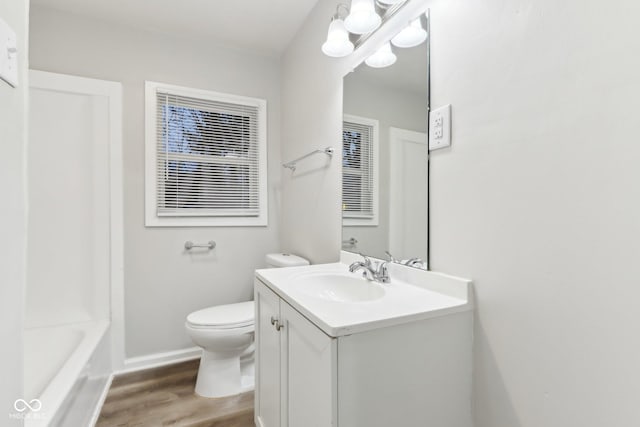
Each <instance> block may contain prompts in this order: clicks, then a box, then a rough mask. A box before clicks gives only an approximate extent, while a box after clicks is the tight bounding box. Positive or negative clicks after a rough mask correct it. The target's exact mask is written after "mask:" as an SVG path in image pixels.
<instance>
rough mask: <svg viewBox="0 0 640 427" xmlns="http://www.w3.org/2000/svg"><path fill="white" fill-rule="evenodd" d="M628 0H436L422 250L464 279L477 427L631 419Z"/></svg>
mask: <svg viewBox="0 0 640 427" xmlns="http://www.w3.org/2000/svg"><path fill="white" fill-rule="evenodd" d="M639 13H640V4H639V3H637V2H635V1H631V0H615V1H612V2H607V3H606V4H605V3H600V2H595V1H586V2H585V1H578V0H566V1H563V2H557V1H552V0H535V1H534V0H520V1H517V2H513V1H511V2H508V1H503V0H483V1H481V2H468V1H462V0H446V1H444V0H442V1H438V2H437V3H434V5H433V7H432V11H431V16H432V18H433V21H432V24H431V35H432V51H431V53H432V55H431V59H432V65H431V70H432V79H433V80H432V86H431V87H432V97H431V100H432V106H433V107H438V106H440V105H442V104H446V103H451V104H452V105H453V146H452V149H450V150H446V151H442V152H437V153H434V154H433V155H432V157H431V262H432V266H433V268H434V269H435V270H438V271H445V272H447V273H451V274H457V275H462V276H465V277H471V278H472V279H474V283H475V287H476V292H477V304H478V309H477V319H476V320H477V323H476V346H475V352H476V354H475V399H476V402H475V406H476V421H477V426H478V427H520V426H522V427H540V426H545V427H552V426H558V427H560V426H581V427H602V426H635V425H640V405H638V401H639V396H640V382H639V381H638V379H639V378H640V364H639V363H638V361H639V360H640V341H639V340H638V336H639V329H638V325H640V310H638V300H639V299H640V286H639V285H640V279H639V277H640V263H638V260H637V258H638V255H640V185H639V184H640V167H639V166H638V165H640V145H639V144H638V135H639V134H640V120H638V113H639V112H640V79H639V78H638V76H640V56H639V55H638V52H640V37H638V25H637V16H638V14H639Z"/></svg>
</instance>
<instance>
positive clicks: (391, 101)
mask: <svg viewBox="0 0 640 427" xmlns="http://www.w3.org/2000/svg"><path fill="white" fill-rule="evenodd" d="M423 46H424V45H423ZM363 66H366V65H363ZM343 108H344V114H351V115H355V116H361V117H367V118H370V119H375V120H378V121H379V126H380V128H379V141H378V142H379V153H378V156H379V161H378V165H379V212H378V225H377V226H373V227H370V226H366V227H365V226H358V227H356V226H345V227H343V228H342V240H348V239H350V238H351V237H354V238H355V239H356V240H358V244H357V245H356V246H355V247H345V248H344V249H345V250H347V251H351V252H361V253H364V254H367V255H371V256H375V257H378V258H383V259H384V258H385V251H386V250H389V174H390V170H389V169H390V163H389V156H390V149H389V128H391V127H395V128H401V129H407V130H412V131H415V132H426V131H427V107H426V99H425V98H424V96H423V95H422V94H414V93H411V92H407V91H403V90H400V89H398V88H393V87H388V86H381V85H379V84H376V83H375V82H370V81H366V80H364V79H363V78H362V76H360V75H358V74H357V72H356V73H352V74H348V75H347V76H346V77H345V78H344V102H343ZM426 217H427V215H426V212H425V214H424V218H425V219H426ZM394 255H396V256H401V255H400V254H394Z"/></svg>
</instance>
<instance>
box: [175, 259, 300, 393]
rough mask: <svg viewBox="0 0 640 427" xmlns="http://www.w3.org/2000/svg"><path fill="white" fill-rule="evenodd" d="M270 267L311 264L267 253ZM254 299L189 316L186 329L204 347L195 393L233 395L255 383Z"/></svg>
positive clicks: (200, 311)
mask: <svg viewBox="0 0 640 427" xmlns="http://www.w3.org/2000/svg"><path fill="white" fill-rule="evenodd" d="M266 264H267V267H268V268H277V267H296V266H301V265H309V261H307V260H306V259H304V258H301V257H299V256H296V255H291V254H267V256H266ZM254 315H255V308H254V304H253V301H246V302H240V303H236V304H226V305H217V306H214V307H209V308H205V309H203V310H198V311H194V312H193V313H191V314H190V315H188V316H187V321H186V322H185V329H186V330H187V334H189V336H190V337H191V340H192V341H193V342H194V343H195V344H196V345H198V346H200V347H202V350H203V351H202V359H200V369H199V370H198V380H197V381H196V393H197V394H198V395H200V396H203V397H224V396H231V395H234V394H238V393H243V392H245V391H249V390H253V387H254V357H253V356H254V346H253V336H254Z"/></svg>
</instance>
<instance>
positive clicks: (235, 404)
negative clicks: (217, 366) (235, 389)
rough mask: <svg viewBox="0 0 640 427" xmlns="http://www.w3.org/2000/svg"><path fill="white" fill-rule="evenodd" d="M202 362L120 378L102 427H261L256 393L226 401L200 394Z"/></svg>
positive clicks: (111, 392) (103, 413) (102, 415)
mask: <svg viewBox="0 0 640 427" xmlns="http://www.w3.org/2000/svg"><path fill="white" fill-rule="evenodd" d="M198 364H199V360H194V361H189V362H184V363H179V364H175V365H170V366H165V367H161V368H156V369H149V370H145V371H140V372H134V373H131V374H124V375H120V376H117V377H116V378H114V380H113V383H112V384H111V388H110V389H109V392H108V394H107V398H106V400H105V403H104V405H103V407H102V411H101V413H100V418H99V419H98V423H97V424H96V426H97V427H116V426H117V427H133V426H135V427H140V426H144V427H146V426H150V427H155V426H176V427H178V426H179V427H255V424H254V422H253V392H249V393H244V394H240V395H237V396H231V397H225V398H220V399H208V398H205V397H200V396H198V395H196V394H195V392H194V387H195V383H196V374H197V372H198Z"/></svg>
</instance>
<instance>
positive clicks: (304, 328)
mask: <svg viewBox="0 0 640 427" xmlns="http://www.w3.org/2000/svg"><path fill="white" fill-rule="evenodd" d="M255 302H256V353H257V363H256V393H255V396H256V397H255V420H256V426H258V427H281V426H282V427H284V426H292V427H293V426H300V427H303V426H304V427H314V426H317V427H320V426H336V425H337V417H336V402H335V400H336V397H337V395H336V379H337V375H336V367H337V364H336V355H337V340H336V339H335V338H331V337H329V336H328V335H326V334H325V333H324V332H322V331H321V330H320V329H318V328H317V327H316V326H315V325H313V324H312V323H311V322H309V321H308V320H307V319H305V318H304V317H303V316H302V315H301V314H300V313H298V312H297V311H296V310H294V309H293V308H292V307H291V306H290V305H289V304H287V303H286V302H285V301H283V300H282V299H280V297H278V295H276V294H275V293H274V292H273V291H271V290H270V289H269V288H268V287H266V286H265V285H264V284H262V283H261V282H260V281H256V286H255Z"/></svg>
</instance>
